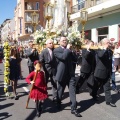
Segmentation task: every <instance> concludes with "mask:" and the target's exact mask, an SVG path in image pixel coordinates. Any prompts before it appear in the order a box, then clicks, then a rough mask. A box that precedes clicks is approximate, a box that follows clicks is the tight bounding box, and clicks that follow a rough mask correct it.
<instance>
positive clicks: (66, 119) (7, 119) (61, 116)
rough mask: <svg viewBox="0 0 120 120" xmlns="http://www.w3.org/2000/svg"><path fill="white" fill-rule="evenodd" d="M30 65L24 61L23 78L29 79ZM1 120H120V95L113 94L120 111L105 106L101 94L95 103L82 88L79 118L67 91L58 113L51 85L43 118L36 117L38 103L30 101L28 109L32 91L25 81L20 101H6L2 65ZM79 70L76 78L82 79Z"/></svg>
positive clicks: (20, 87)
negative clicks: (29, 93)
mask: <svg viewBox="0 0 120 120" xmlns="http://www.w3.org/2000/svg"><path fill="white" fill-rule="evenodd" d="M26 64H27V61H26V60H23V61H22V71H23V76H24V77H26V76H27V75H28V68H27V65H26ZM0 69H1V71H0V120H38V119H40V120H88V119H91V120H119V119H120V113H119V111H120V100H119V99H120V94H116V93H115V92H113V91H112V98H113V102H115V103H116V105H117V107H116V108H112V107H110V106H108V105H106V104H105V101H104V93H103V92H102V91H99V94H100V97H99V101H98V102H97V103H95V102H94V101H93V100H92V98H91V96H90V95H89V93H88V89H87V86H86V83H85V84H84V85H83V86H82V88H81V91H80V94H77V102H78V111H79V112H80V113H81V115H82V117H81V118H76V117H75V116H74V115H72V114H71V113H70V103H69V101H70V100H69V93H68V88H67V87H66V89H65V93H64V96H63V101H62V111H58V110H57V109H56V107H55V104H54V103H53V102H52V96H51V85H50V83H49V84H48V93H49V98H48V99H47V100H46V101H45V104H44V111H43V113H42V115H41V117H40V118H36V116H35V103H34V101H33V100H30V103H29V109H25V106H26V101H27V97H28V93H27V92H26V91H27V90H28V89H30V85H28V84H27V83H26V82H25V80H24V79H23V80H19V81H18V88H17V92H18V95H19V97H20V98H19V100H17V101H15V100H14V99H6V97H5V96H4V93H3V64H0ZM79 69H80V68H79V67H77V69H76V77H77V76H78V75H79V74H78V73H79ZM116 83H117V86H118V88H120V74H116Z"/></svg>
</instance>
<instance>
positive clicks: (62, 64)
mask: <svg viewBox="0 0 120 120" xmlns="http://www.w3.org/2000/svg"><path fill="white" fill-rule="evenodd" d="M71 54H72V52H71V50H69V49H64V48H62V47H61V46H60V47H58V48H56V49H54V55H55V57H56V60H57V66H56V67H57V68H56V70H57V71H56V76H55V79H56V80H57V81H58V88H57V93H58V104H60V103H61V99H62V94H63V92H64V89H65V87H66V85H68V86H69V95H70V100H71V102H72V104H71V109H72V110H74V109H76V95H75V83H76V81H75V73H74V70H73V66H72V57H71Z"/></svg>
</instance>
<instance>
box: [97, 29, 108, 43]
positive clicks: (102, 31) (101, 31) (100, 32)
mask: <svg viewBox="0 0 120 120" xmlns="http://www.w3.org/2000/svg"><path fill="white" fill-rule="evenodd" d="M97 30H98V42H99V41H101V40H102V39H103V38H107V37H108V27H103V28H98V29H97Z"/></svg>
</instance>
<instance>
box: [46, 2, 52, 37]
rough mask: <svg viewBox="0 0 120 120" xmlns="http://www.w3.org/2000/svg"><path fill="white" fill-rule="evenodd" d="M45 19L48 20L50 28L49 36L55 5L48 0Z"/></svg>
mask: <svg viewBox="0 0 120 120" xmlns="http://www.w3.org/2000/svg"><path fill="white" fill-rule="evenodd" d="M44 6H45V19H46V20H47V28H48V31H47V32H48V35H47V36H48V37H49V36H50V20H51V19H52V18H53V5H52V4H51V3H50V2H48V3H45V5H44Z"/></svg>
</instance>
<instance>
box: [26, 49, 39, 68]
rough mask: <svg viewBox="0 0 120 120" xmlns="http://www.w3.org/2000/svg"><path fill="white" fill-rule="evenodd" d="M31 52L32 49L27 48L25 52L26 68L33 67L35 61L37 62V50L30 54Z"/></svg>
mask: <svg viewBox="0 0 120 120" xmlns="http://www.w3.org/2000/svg"><path fill="white" fill-rule="evenodd" d="M31 51H32V48H28V50H27V52H26V55H27V57H28V66H33V63H34V62H35V61H36V60H39V54H38V51H37V50H35V51H34V52H31Z"/></svg>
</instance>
